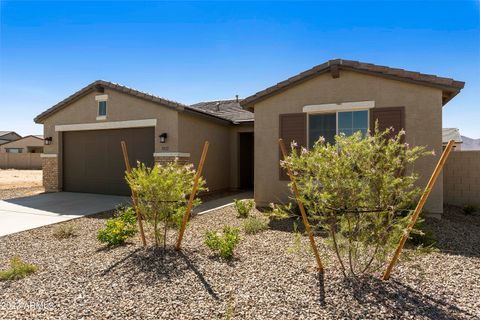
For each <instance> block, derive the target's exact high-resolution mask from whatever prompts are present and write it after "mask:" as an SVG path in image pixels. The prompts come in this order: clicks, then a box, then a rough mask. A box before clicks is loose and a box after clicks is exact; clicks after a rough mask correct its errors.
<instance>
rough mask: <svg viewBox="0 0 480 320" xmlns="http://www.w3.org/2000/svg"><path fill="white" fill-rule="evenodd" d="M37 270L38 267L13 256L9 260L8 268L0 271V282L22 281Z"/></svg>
mask: <svg viewBox="0 0 480 320" xmlns="http://www.w3.org/2000/svg"><path fill="white" fill-rule="evenodd" d="M37 270H38V267H37V266H36V265H34V264H29V263H26V262H24V261H22V259H20V257H18V256H14V257H13V258H11V259H10V268H8V269H7V270H3V271H0V280H18V279H23V278H25V277H26V276H28V275H29V274H31V273H34V272H36V271H37Z"/></svg>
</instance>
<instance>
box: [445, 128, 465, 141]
mask: <svg viewBox="0 0 480 320" xmlns="http://www.w3.org/2000/svg"><path fill="white" fill-rule="evenodd" d="M450 140H454V141H455V142H456V143H462V142H463V141H462V136H461V135H460V130H458V129H457V128H443V129H442V142H443V143H448V141H450Z"/></svg>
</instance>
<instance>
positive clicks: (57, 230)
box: [53, 223, 77, 239]
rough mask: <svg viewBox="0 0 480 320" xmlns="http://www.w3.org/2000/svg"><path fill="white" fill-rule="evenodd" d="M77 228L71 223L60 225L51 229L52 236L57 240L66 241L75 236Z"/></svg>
mask: <svg viewBox="0 0 480 320" xmlns="http://www.w3.org/2000/svg"><path fill="white" fill-rule="evenodd" d="M76 231H77V227H76V226H75V225H74V224H73V223H61V224H59V225H56V226H55V227H54V228H53V236H54V237H55V238H57V239H67V238H71V237H75V236H76V235H77V232H76Z"/></svg>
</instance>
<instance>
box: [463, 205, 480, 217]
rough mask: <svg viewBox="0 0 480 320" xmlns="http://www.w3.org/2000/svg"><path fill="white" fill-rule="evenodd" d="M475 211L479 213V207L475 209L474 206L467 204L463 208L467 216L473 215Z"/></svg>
mask: <svg viewBox="0 0 480 320" xmlns="http://www.w3.org/2000/svg"><path fill="white" fill-rule="evenodd" d="M475 211H477V207H475V206H474V205H471V204H467V205H465V206H464V207H463V213H464V214H466V215H471V214H473V213H474V212H475Z"/></svg>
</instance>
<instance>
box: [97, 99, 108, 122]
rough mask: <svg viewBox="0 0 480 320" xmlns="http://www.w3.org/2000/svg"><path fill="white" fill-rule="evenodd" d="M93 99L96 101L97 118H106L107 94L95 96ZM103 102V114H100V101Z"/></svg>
mask: <svg viewBox="0 0 480 320" xmlns="http://www.w3.org/2000/svg"><path fill="white" fill-rule="evenodd" d="M95 101H97V120H107V114H108V94H102V95H98V96H95ZM102 101H104V102H105V115H100V102H102Z"/></svg>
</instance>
